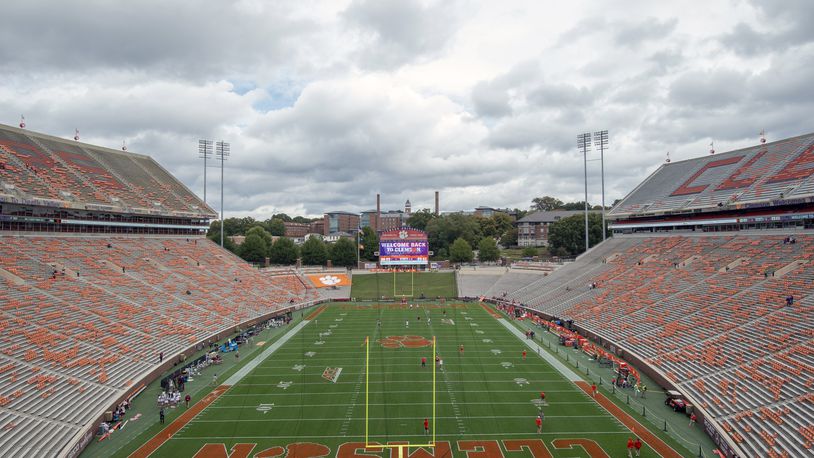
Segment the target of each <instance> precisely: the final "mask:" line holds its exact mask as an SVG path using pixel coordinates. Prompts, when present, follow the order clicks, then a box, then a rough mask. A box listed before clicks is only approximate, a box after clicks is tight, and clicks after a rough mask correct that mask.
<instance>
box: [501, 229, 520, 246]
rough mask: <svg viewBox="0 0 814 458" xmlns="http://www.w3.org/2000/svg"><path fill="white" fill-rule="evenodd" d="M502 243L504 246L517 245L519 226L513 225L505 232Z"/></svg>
mask: <svg viewBox="0 0 814 458" xmlns="http://www.w3.org/2000/svg"><path fill="white" fill-rule="evenodd" d="M500 244H501V245H503V246H504V247H507V248H508V247H510V246H516V245H517V228H516V227H512V228H511V229H509V230H508V231H506V233H505V234H503V237H501V238H500Z"/></svg>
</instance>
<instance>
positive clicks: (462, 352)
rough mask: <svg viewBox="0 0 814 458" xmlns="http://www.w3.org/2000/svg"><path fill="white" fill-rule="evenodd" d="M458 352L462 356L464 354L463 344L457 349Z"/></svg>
mask: <svg viewBox="0 0 814 458" xmlns="http://www.w3.org/2000/svg"><path fill="white" fill-rule="evenodd" d="M458 351H459V352H461V354H462V355H463V354H464V346H463V344H461V347H460V348H458Z"/></svg>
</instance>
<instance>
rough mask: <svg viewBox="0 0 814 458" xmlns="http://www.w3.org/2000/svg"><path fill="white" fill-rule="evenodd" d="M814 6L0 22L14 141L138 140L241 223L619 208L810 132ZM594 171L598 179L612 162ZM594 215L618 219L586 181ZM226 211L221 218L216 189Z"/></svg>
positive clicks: (18, 16)
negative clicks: (325, 216) (565, 206)
mask: <svg viewBox="0 0 814 458" xmlns="http://www.w3.org/2000/svg"><path fill="white" fill-rule="evenodd" d="M811 18H814V1H811V0H705V1H703V2H701V1H671V2H654V1H652V0H642V1H615V2H606V1H599V0H595V1H569V2H552V1H540V0H529V1H505V2H504V1H489V0H484V1H479V0H441V1H424V0H422V1H416V0H352V1H317V0H295V1H291V2H283V1H265V0H248V1H227V0H217V1H213V0H197V1H194V0H190V1H187V0H172V1H166V0H156V1H148V0H138V1H131V2H122V1H115V2H112V1H108V0H97V1H77V2H66V1H62V0H51V1H39V0H25V1H17V2H6V3H4V5H3V8H2V14H1V15H0V79H1V80H2V83H0V123H3V124H10V125H17V123H18V122H19V118H20V115H21V114H24V115H25V117H26V123H27V124H28V128H29V129H31V130H35V131H39V132H44V133H48V134H52V135H57V136H62V137H65V138H69V137H73V135H74V129H75V128H78V129H79V130H80V135H81V137H82V141H86V142H89V143H93V144H98V145H102V146H109V147H112V148H119V147H121V144H122V141H126V143H127V145H128V149H129V150H130V151H133V152H138V153H144V154H148V155H151V156H152V157H153V158H155V159H156V160H157V161H158V162H160V163H161V164H162V165H164V166H165V167H167V168H168V169H169V170H170V171H171V172H172V173H174V174H175V175H176V176H177V177H179V178H180V179H181V180H182V181H183V182H184V183H185V184H187V186H189V187H190V188H191V189H192V190H193V191H195V192H196V193H198V194H199V195H202V194H203V162H202V161H201V160H199V159H198V158H197V140H198V139H199V138H210V139H215V140H219V139H224V140H226V141H229V142H231V144H232V157H231V158H230V159H229V161H228V162H227V169H226V176H227V179H226V186H225V194H226V198H225V207H226V216H227V217H229V216H245V215H250V216H254V217H256V218H260V219H265V218H268V217H269V216H270V215H271V214H273V213H277V212H286V213H289V214H291V215H312V216H313V215H320V214H322V213H323V212H324V211H328V210H348V211H359V210H364V209H369V208H373V207H374V206H375V195H376V193H377V192H380V193H381V194H382V201H383V207H384V209H397V208H400V207H401V206H402V205H403V203H404V201H405V200H406V199H408V198H409V199H410V200H411V201H412V203H413V208H414V209H416V208H424V207H431V206H432V199H433V191H435V190H439V191H441V207H442V210H458V209H471V208H473V207H475V206H479V205H485V206H493V207H520V208H527V207H528V206H529V204H530V201H531V199H532V198H533V197H535V196H542V195H553V196H556V197H559V198H560V199H563V200H582V193H583V168H582V167H583V162H582V155H581V154H579V153H578V152H577V150H576V135H577V134H579V133H581V132H586V131H596V130H601V129H607V130H609V131H610V149H609V150H608V151H607V152H606V154H605V158H606V161H605V175H606V177H605V185H606V201H607V202H608V203H610V202H612V201H613V200H614V199H615V198H621V197H623V196H624V195H626V194H627V193H628V192H629V191H630V190H632V189H633V187H634V186H636V185H637V184H638V183H639V182H641V180H643V179H644V178H645V177H646V176H647V175H648V174H649V173H651V172H652V171H653V170H655V168H656V167H658V165H659V164H661V163H662V162H663V161H664V159H665V156H666V153H667V152H668V151H669V152H670V157H671V158H672V159H674V160H677V159H684V158H690V157H697V156H700V155H706V154H708V150H709V144H710V142H711V141H712V140H714V142H715V149H716V150H717V151H719V152H723V151H728V150H731V149H735V148H739V147H744V146H749V145H753V144H755V143H756V142H757V141H758V138H759V132H760V131H761V130H762V129H765V130H766V133H767V137H768V139H769V140H770V141H771V140H777V139H780V138H784V137H788V136H793V135H799V134H803V133H808V132H811V131H813V130H814V125H813V124H812V123H811V120H812V113H814V84H812V81H814V27H812V26H811V24H810V20H811ZM598 157H599V156H598V153H595V152H592V153H590V157H589V159H596V158H598ZM588 174H589V200H590V201H591V202H593V203H598V202H599V199H600V197H599V196H600V185H599V162H598V161H594V162H589V172H588ZM207 183H208V191H207V193H208V196H207V197H208V199H207V200H208V202H209V203H210V205H213V206H214V207H215V208H219V206H220V201H219V198H220V197H219V189H218V187H219V185H220V182H219V171H218V170H215V169H210V170H209V177H208V181H207Z"/></svg>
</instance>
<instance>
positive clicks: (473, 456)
mask: <svg viewBox="0 0 814 458" xmlns="http://www.w3.org/2000/svg"><path fill="white" fill-rule="evenodd" d="M403 443H404V442H388V443H387V445H397V444H403ZM550 444H551V449H553V450H570V449H574V448H577V447H579V448H581V449H582V450H583V451H584V453H586V454H587V455H588V456H589V457H591V458H609V457H610V455H608V453H607V452H605V450H604V449H603V448H602V447H601V446H600V445H599V444H598V443H596V442H595V441H593V440H591V439H582V438H569V439H553V440H551V443H550ZM370 445H375V443H374V444H370ZM455 445H456V446H457V447H456V449H457V451H458V452H461V453H463V454H465V456H466V457H467V458H503V457H505V456H506V455H505V454H504V450H505V451H506V452H528V453H530V454H531V456H532V457H533V458H552V457H553V455H552V454H551V451H550V450H551V449H549V445H548V444H546V443H545V442H544V441H543V440H542V439H507V440H503V441H497V440H465V441H458V442H457V443H456V444H455ZM501 445H502V447H501ZM256 448H257V444H253V443H249V444H246V443H240V444H235V445H234V447H232V448H231V450H228V451H227V449H226V444H222V443H221V444H211V443H210V444H204V445H203V446H202V447H201V448H200V449H199V450H198V452H197V453H196V454H195V456H194V458H260V457H263V458H272V457H285V458H289V457H296V458H322V457H328V456H333V457H335V458H363V457H379V458H396V457H397V456H398V450H397V449H395V448H391V449H386V450H385V449H381V448H375V447H371V448H365V443H364V442H345V443H344V444H341V445H340V446H339V447H338V448H337V450H336V454H335V455H331V449H330V448H328V447H327V446H325V445H323V444H317V443H313V442H297V443H293V444H288V445H287V446H286V447H282V446H274V447H270V448H266V449H263V450H257V451H256V453H254V454H252V452H253V451H255V449H256ZM449 456H452V445H451V444H450V442H449V441H438V442H436V445H435V447H434V448H429V447H427V448H415V449H410V450H409V452H408V453H405V454H404V458H441V457H449ZM462 456H464V455H462ZM509 456H514V453H510V454H509Z"/></svg>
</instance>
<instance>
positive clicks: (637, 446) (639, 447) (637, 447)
mask: <svg viewBox="0 0 814 458" xmlns="http://www.w3.org/2000/svg"><path fill="white" fill-rule="evenodd" d="M633 448H634V449H635V451H636V456H639V453H641V452H642V441H640V440H639V438H638V437H637V438H636V441H635V442H633Z"/></svg>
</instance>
